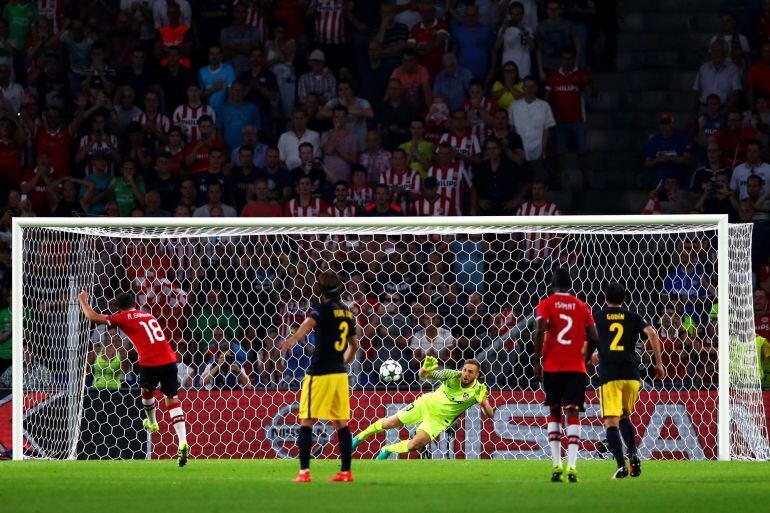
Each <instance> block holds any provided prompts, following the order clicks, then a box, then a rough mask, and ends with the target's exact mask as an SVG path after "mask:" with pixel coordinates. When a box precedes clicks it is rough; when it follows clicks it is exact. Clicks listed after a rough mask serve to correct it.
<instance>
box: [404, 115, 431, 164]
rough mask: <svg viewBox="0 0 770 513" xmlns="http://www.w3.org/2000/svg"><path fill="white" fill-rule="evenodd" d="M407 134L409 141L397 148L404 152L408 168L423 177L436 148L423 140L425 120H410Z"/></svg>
mask: <svg viewBox="0 0 770 513" xmlns="http://www.w3.org/2000/svg"><path fill="white" fill-rule="evenodd" d="M409 134H410V135H411V139H410V140H409V141H407V142H405V143H403V144H401V145H399V148H400V149H402V150H404V152H406V156H407V160H408V161H409V168H410V169H413V170H415V171H417V172H418V173H419V174H420V175H421V176H424V175H425V173H426V172H427V170H428V168H429V167H430V164H431V162H432V160H433V154H434V153H435V151H436V146H435V145H434V144H433V143H432V142H429V141H426V140H425V120H424V119H422V118H415V119H413V120H412V122H411V123H410V124H409Z"/></svg>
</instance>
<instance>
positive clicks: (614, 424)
mask: <svg viewBox="0 0 770 513" xmlns="http://www.w3.org/2000/svg"><path fill="white" fill-rule="evenodd" d="M619 423H620V418H619V417H618V416H612V417H604V428H605V429H606V430H607V445H608V446H609V449H610V452H611V453H612V456H613V457H614V458H615V463H617V465H618V467H617V470H615V474H613V476H612V479H623V478H624V477H626V476H627V475H628V468H626V460H625V458H624V457H623V442H622V441H621V440H620V431H619V430H618V424H619Z"/></svg>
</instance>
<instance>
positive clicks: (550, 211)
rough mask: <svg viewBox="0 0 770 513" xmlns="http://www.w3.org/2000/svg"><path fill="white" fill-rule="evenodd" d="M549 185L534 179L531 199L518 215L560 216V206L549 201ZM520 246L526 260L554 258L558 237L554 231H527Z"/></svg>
mask: <svg viewBox="0 0 770 513" xmlns="http://www.w3.org/2000/svg"><path fill="white" fill-rule="evenodd" d="M547 192H548V187H547V185H546V184H545V182H544V181H542V180H537V179H536V180H534V181H533V182H532V185H531V187H530V198H529V201H525V202H524V203H522V204H521V206H520V207H519V209H518V210H517V211H516V215H517V216H558V215H561V212H560V211H559V207H558V206H556V204H555V203H552V202H550V201H548V197H547ZM522 238H523V241H522V243H521V244H520V247H521V249H522V252H523V257H524V260H525V261H526V262H543V261H546V262H547V261H549V260H551V259H553V258H554V257H555V256H557V255H556V253H557V248H558V242H559V240H558V238H557V237H556V236H555V235H554V234H553V233H533V232H530V233H525V234H524V235H523V236H522Z"/></svg>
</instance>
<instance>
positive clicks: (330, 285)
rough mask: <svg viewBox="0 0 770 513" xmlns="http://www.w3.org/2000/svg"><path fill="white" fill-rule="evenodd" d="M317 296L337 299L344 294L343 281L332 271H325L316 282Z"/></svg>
mask: <svg viewBox="0 0 770 513" xmlns="http://www.w3.org/2000/svg"><path fill="white" fill-rule="evenodd" d="M315 288H316V294H318V295H319V296H321V297H323V296H326V297H328V298H337V297H339V296H340V294H342V279H341V278H340V275H339V274H337V273H336V272H334V271H332V270H328V271H323V272H322V273H321V274H319V275H318V277H317V278H316V282H315Z"/></svg>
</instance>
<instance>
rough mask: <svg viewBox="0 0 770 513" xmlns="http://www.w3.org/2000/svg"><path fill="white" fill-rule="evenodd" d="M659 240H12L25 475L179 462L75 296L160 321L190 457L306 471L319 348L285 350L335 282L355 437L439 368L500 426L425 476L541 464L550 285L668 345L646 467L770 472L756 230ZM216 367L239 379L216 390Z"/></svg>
mask: <svg viewBox="0 0 770 513" xmlns="http://www.w3.org/2000/svg"><path fill="white" fill-rule="evenodd" d="M663 220H664V221H665V222H660V221H656V219H655V218H653V217H631V218H623V217H615V218H606V217H605V218H568V217H567V218H487V219H484V218H454V219H443V220H442V219H417V218H411V219H400V220H388V219H378V220H370V219H329V218H326V219H304V220H303V219H299V220H297V219H295V220H288V221H287V220H273V222H275V223H278V224H273V225H271V224H270V221H269V220H256V221H254V220H244V219H235V220H229V219H219V220H215V219H206V220H203V221H202V220H189V219H174V220H173V221H172V220H163V221H164V222H175V223H179V224H177V225H176V226H158V225H157V224H156V225H153V224H152V221H151V220H147V221H144V220H136V219H123V220H109V219H79V220H61V219H37V220H35V219H32V220H30V219H15V220H14V222H15V226H14V229H15V231H14V236H15V238H14V244H15V247H14V256H15V257H16V260H15V262H14V265H15V266H16V267H15V275H14V276H15V280H16V281H15V285H14V289H13V294H14V308H13V311H14V315H16V316H17V317H16V323H17V325H16V327H17V328H18V329H17V331H16V332H21V333H22V336H20V337H14V344H15V347H14V350H15V354H14V358H15V360H16V361H17V362H18V361H21V360H22V359H23V361H24V366H23V368H22V366H19V365H17V366H16V367H15V374H14V378H15V380H14V396H13V397H14V401H13V402H14V425H13V426H14V429H13V431H14V441H15V445H14V449H16V450H15V451H14V452H15V456H16V457H21V455H22V454H23V455H24V456H25V457H31V458H50V459H73V458H78V459H130V458H140V459H141V458H167V457H171V456H173V454H175V450H176V447H175V438H174V435H173V430H172V429H171V426H170V423H169V420H170V418H169V415H168V412H167V411H165V410H164V409H163V407H162V406H161V407H160V410H159V412H158V419H159V423H160V427H161V429H160V432H159V433H155V434H152V435H151V434H149V433H147V432H146V431H144V430H142V423H141V421H142V415H143V413H142V408H141V401H140V398H139V391H138V386H137V355H136V352H135V351H134V350H133V348H132V347H131V344H130V342H129V341H128V340H127V339H126V338H125V337H124V336H123V334H122V333H120V332H119V331H112V330H110V329H105V327H104V326H102V327H94V326H92V325H90V324H89V323H88V322H87V320H86V319H85V318H84V316H83V315H82V314H81V313H80V310H79V307H78V304H77V298H76V296H77V293H78V292H79V291H80V290H86V291H87V292H89V293H90V296H91V303H92V305H93V306H94V307H95V310H96V311H97V312H103V313H109V312H113V311H114V305H113V304H112V300H113V298H114V297H115V295H116V294H117V293H118V292H120V291H124V290H132V291H134V292H135V293H136V295H137V297H138V300H139V303H140V308H142V309H146V310H149V311H151V312H152V313H154V314H155V316H156V317H157V318H158V320H159V321H160V324H161V325H162V326H163V329H164V331H165V333H166V336H167V337H168V338H169V339H170V340H172V341H173V346H174V348H175V349H176V350H177V352H178V354H179V381H180V385H181V388H180V398H181V400H182V403H183V406H184V409H185V411H186V416H187V422H188V433H189V435H188V439H189V441H190V443H191V446H192V447H193V457H194V458H286V457H294V456H296V448H295V442H296V438H297V434H298V430H299V424H298V421H297V417H296V414H297V410H298V401H299V386H300V383H301V381H302V378H303V376H304V373H305V369H306V367H307V365H308V362H309V358H310V354H311V353H312V351H313V340H312V337H308V338H307V339H305V340H303V341H302V342H301V343H300V344H298V346H296V347H295V348H294V350H293V352H292V353H291V354H290V355H288V356H287V357H283V356H281V354H280V353H279V350H278V347H279V346H280V343H281V341H282V340H283V338H284V337H285V336H286V335H287V334H289V333H290V332H291V330H293V329H294V328H296V327H297V326H298V325H299V324H300V323H301V322H302V320H303V319H304V318H305V315H306V314H307V313H308V310H309V308H310V307H311V305H312V304H313V303H314V302H315V301H316V300H317V298H315V297H314V292H313V283H314V277H315V275H316V273H317V272H318V271H319V270H324V269H334V270H336V271H338V272H339V273H340V274H341V276H342V277H343V279H344V281H345V283H346V287H345V292H344V294H343V296H342V299H343V301H345V302H346V303H347V304H348V305H349V306H350V307H351V309H352V310H353V312H354V314H355V315H356V319H357V325H358V328H357V329H358V334H359V336H360V339H361V341H362V348H361V349H360V351H359V352H358V354H357V357H356V359H355V361H354V362H353V363H352V364H351V365H350V386H351V389H352V395H351V398H352V399H351V400H352V419H351V429H352V431H353V432H354V433H355V432H357V431H358V430H360V429H362V428H363V427H365V426H366V425H368V424H369V423H370V422H372V421H374V420H376V419H377V418H381V417H384V416H386V415H390V414H393V413H395V412H396V411H397V410H399V409H400V408H402V407H403V406H404V405H406V404H408V403H409V402H411V401H412V400H414V399H415V398H416V397H417V396H418V395H419V394H421V393H424V392H426V391H430V390H432V387H435V386H436V385H435V384H434V383H430V382H427V381H424V380H421V379H420V378H419V376H418V369H419V365H420V360H421V359H422V358H423V357H424V356H425V355H426V354H428V355H435V356H438V358H439V360H440V362H441V365H442V366H444V367H447V368H458V367H459V366H460V365H461V362H462V361H463V360H464V359H466V358H476V359H477V360H479V361H480V362H481V363H482V366H483V369H482V370H483V380H484V382H486V384H487V385H488V386H489V388H490V397H491V402H492V404H493V406H494V407H495V415H494V418H492V419H483V418H482V417H481V415H480V412H479V410H478V407H473V408H471V409H470V410H468V412H467V413H466V414H465V415H463V416H461V417H460V418H459V419H458V420H457V422H456V423H455V424H454V425H453V426H451V427H450V428H449V429H447V430H446V432H444V433H443V434H442V435H441V436H440V437H439V438H438V439H437V440H436V441H435V442H434V443H432V444H431V445H430V446H429V447H427V448H426V449H425V450H424V451H423V452H422V453H421V454H419V455H412V456H411V457H421V458H500V459H542V458H547V457H548V455H549V450H548V443H547V432H546V415H547V409H546V408H545V407H544V406H543V405H542V401H543V393H542V392H541V387H540V383H539V382H538V381H537V380H535V379H534V378H533V372H532V371H533V366H532V355H533V329H534V317H533V312H534V307H535V306H536V305H537V303H538V302H539V301H540V300H541V299H542V298H544V297H546V295H547V294H548V287H549V283H548V280H549V275H550V272H551V269H553V268H554V267H556V266H563V267H567V268H568V269H569V271H570V273H571V275H572V278H573V290H574V293H575V294H576V295H577V296H579V297H580V298H582V299H583V300H584V301H586V302H587V303H588V305H589V306H590V307H591V308H593V309H594V310H597V309H599V308H601V307H602V306H603V297H602V293H601V290H602V287H603V285H604V284H606V283H607V282H608V281H609V280H618V281H620V282H622V283H623V284H624V285H625V286H626V288H627V290H628V301H627V306H628V308H630V309H632V310H636V311H638V312H640V313H641V314H642V315H643V316H645V318H646V319H648V321H649V322H650V323H651V324H652V325H653V326H655V327H656V329H658V331H659V333H660V338H661V341H662V345H663V360H664V365H665V367H666V373H667V375H666V378H665V379H664V380H657V379H655V378H654V369H652V364H651V362H652V352H651V350H650V348H649V347H646V346H645V344H644V342H643V341H641V340H640V341H639V346H638V349H639V352H640V354H641V361H640V372H641V376H642V381H643V384H642V391H641V393H640V396H639V401H638V404H637V408H636V411H635V413H634V416H633V421H634V423H635V424H636V426H637V429H638V437H639V447H640V451H641V454H642V455H643V457H645V458H660V459H717V458H719V459H727V458H733V459H768V458H770V449H769V448H768V437H767V428H766V421H765V413H764V409H763V404H762V393H761V386H760V375H759V366H758V365H759V364H758V359H757V350H756V342H755V334H754V324H753V319H754V317H753V309H752V275H751V261H750V259H751V227H750V226H748V225H732V226H729V227H728V225H727V222H726V220H724V219H721V218H718V217H714V216H691V217H669V218H664V219H663ZM155 222H156V223H157V221H155ZM183 223H190V224H188V225H185V224H183ZM192 223H198V224H197V225H196V224H192ZM720 307H721V308H720ZM19 312H23V316H19V315H18V313H19ZM22 323H23V329H22ZM389 359H392V360H395V361H397V362H399V363H400V364H401V366H402V368H403V370H404V373H403V377H402V379H401V380H400V381H398V382H396V383H387V384H386V383H384V382H382V381H381V380H380V379H379V376H378V370H379V368H380V365H381V364H382V362H383V361H385V360H389ZM217 360H222V361H227V362H228V364H230V368H229V370H227V371H219V372H215V371H214V367H216V366H214V365H212V364H213V362H216V361H217ZM224 367H227V366H224ZM589 375H590V378H591V379H590V385H589V387H588V392H587V404H586V412H585V415H584V417H583V420H582V425H583V436H582V437H583V441H582V446H581V455H580V457H581V458H602V457H606V454H605V450H604V444H603V443H602V439H603V438H604V437H603V433H604V429H603V428H602V425H601V421H600V419H599V404H598V402H599V401H598V398H597V396H596V393H595V391H596V387H597V385H598V382H597V376H596V371H595V368H594V367H593V366H592V365H589ZM314 434H315V436H314V440H315V446H314V449H313V451H314V455H315V457H318V458H325V457H334V454H335V449H334V448H335V446H336V444H334V443H330V442H332V441H333V438H334V430H333V428H332V427H331V425H328V424H325V423H319V424H318V425H316V428H315V433H314ZM407 434H408V429H407V428H403V430H402V431H401V432H398V431H391V432H388V433H387V436H386V435H384V434H383V435H378V436H376V437H372V438H371V439H369V440H367V441H366V442H365V443H363V444H362V445H361V446H360V447H359V449H358V450H357V452H356V454H355V455H356V456H357V457H361V458H371V457H373V456H374V455H376V454H377V452H378V450H379V448H380V447H381V446H382V445H383V444H384V443H386V442H387V443H392V442H393V441H395V440H396V439H397V438H399V437H401V438H403V437H404V436H406V435H407ZM22 446H23V448H22V449H19V448H20V447H22Z"/></svg>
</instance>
